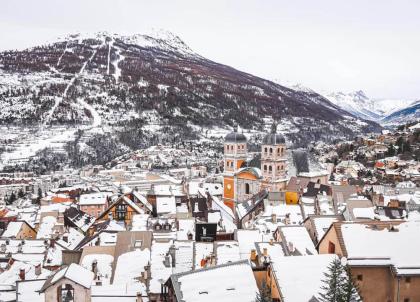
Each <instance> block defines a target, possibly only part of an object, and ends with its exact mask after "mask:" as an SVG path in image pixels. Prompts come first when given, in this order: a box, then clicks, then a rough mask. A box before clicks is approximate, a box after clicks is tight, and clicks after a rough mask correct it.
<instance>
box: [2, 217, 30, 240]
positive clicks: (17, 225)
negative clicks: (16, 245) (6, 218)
mask: <svg viewBox="0 0 420 302" xmlns="http://www.w3.org/2000/svg"><path fill="white" fill-rule="evenodd" d="M24 223H25V222H24V221H10V222H9V224H8V225H7V228H6V230H5V231H4V232H3V234H2V235H1V236H2V237H6V238H12V237H16V236H17V235H18V234H19V232H20V230H21V229H22V227H23V224H24Z"/></svg>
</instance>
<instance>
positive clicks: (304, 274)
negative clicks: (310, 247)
mask: <svg viewBox="0 0 420 302" xmlns="http://www.w3.org/2000/svg"><path fill="white" fill-rule="evenodd" d="M335 258H337V256H336V255H333V254H324V255H312V256H295V257H278V258H273V259H272V263H271V266H272V269H273V274H274V277H275V278H274V279H275V281H276V283H277V285H278V286H277V287H278V288H279V289H280V291H281V294H282V296H283V298H284V300H285V301H310V299H311V298H312V297H314V296H315V297H316V296H317V295H318V293H319V292H320V291H321V286H323V283H322V280H323V279H324V278H325V276H324V273H326V272H327V271H328V265H329V264H330V263H331V262H332V261H333V260H334V259H335Z"/></svg>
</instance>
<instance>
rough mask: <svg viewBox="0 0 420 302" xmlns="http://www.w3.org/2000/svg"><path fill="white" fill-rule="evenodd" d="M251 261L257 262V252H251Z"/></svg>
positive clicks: (253, 250)
mask: <svg viewBox="0 0 420 302" xmlns="http://www.w3.org/2000/svg"><path fill="white" fill-rule="evenodd" d="M250 259H251V261H255V260H257V251H256V250H255V249H252V250H251V257H250Z"/></svg>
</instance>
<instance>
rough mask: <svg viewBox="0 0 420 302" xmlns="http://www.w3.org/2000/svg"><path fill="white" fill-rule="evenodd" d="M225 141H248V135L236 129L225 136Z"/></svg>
mask: <svg viewBox="0 0 420 302" xmlns="http://www.w3.org/2000/svg"><path fill="white" fill-rule="evenodd" d="M225 142H227V143H246V137H245V135H243V134H242V133H238V132H236V131H234V132H231V133H229V134H228V135H226V136H225Z"/></svg>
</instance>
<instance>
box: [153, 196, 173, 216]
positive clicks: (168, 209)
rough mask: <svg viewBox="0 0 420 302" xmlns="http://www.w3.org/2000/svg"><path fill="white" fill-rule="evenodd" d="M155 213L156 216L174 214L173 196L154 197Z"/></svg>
mask: <svg viewBox="0 0 420 302" xmlns="http://www.w3.org/2000/svg"><path fill="white" fill-rule="evenodd" d="M156 212H157V213H158V214H176V200H175V196H158V197H156Z"/></svg>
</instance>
